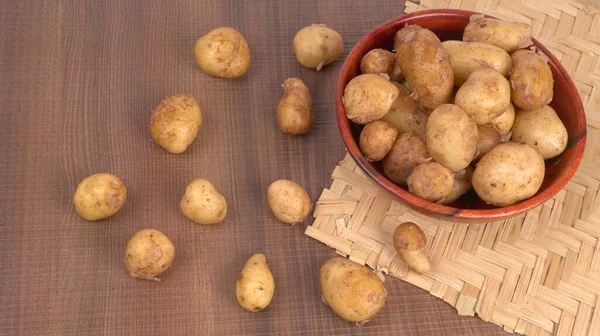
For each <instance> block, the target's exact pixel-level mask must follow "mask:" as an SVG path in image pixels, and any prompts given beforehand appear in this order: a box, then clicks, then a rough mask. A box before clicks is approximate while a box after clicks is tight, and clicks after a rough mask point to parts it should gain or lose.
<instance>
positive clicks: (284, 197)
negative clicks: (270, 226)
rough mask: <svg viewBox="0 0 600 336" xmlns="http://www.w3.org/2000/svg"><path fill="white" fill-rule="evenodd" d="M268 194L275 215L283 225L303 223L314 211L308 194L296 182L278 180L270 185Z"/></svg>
mask: <svg viewBox="0 0 600 336" xmlns="http://www.w3.org/2000/svg"><path fill="white" fill-rule="evenodd" d="M267 193H268V197H269V206H270V207H271V210H272V211H273V214H275V217H277V219H278V220H279V221H281V222H283V223H286V224H291V225H295V224H296V223H299V222H302V221H303V220H304V218H306V216H308V213H309V212H310V210H311V209H312V204H311V203H310V197H309V196H308V193H307V192H306V190H304V188H302V187H301V186H300V185H299V184H298V183H296V182H293V181H290V180H277V181H275V182H273V183H271V185H269V189H268V190H267Z"/></svg>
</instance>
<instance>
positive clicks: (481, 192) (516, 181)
mask: <svg viewBox="0 0 600 336" xmlns="http://www.w3.org/2000/svg"><path fill="white" fill-rule="evenodd" d="M545 169H546V168H545V166H544V159H543V158H542V156H541V155H540V154H539V153H538V152H537V151H536V150H535V149H534V148H533V147H531V146H529V145H526V144H521V143H517V142H512V141H511V142H505V143H501V144H499V145H498V146H496V147H494V148H492V150H490V151H489V152H488V153H487V154H485V155H484V156H483V158H481V160H479V163H478V164H477V167H475V172H474V173H473V188H475V192H477V195H478V196H479V197H480V198H481V199H482V200H484V201H485V202H487V203H489V204H493V205H496V206H508V205H511V204H515V203H517V202H520V201H522V200H524V199H527V198H529V197H531V196H533V195H535V193H536V192H537V191H538V190H539V189H540V186H541V185H542V182H543V181H544V174H545Z"/></svg>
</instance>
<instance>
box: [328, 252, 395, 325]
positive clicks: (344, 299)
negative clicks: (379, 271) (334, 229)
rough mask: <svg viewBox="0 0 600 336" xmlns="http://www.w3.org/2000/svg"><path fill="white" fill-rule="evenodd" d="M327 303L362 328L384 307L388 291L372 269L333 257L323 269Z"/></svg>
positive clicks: (340, 314)
mask: <svg viewBox="0 0 600 336" xmlns="http://www.w3.org/2000/svg"><path fill="white" fill-rule="evenodd" d="M321 290H322V291H323V299H324V301H325V302H326V303H327V304H328V305H329V307H331V310H333V311H334V312H335V313H336V314H338V315H339V316H340V317H342V318H343V319H345V320H346V321H350V322H356V323H357V325H362V324H364V323H366V322H368V321H369V320H370V319H372V318H373V317H374V316H375V314H377V313H378V312H379V311H380V310H381V308H383V306H384V305H385V300H386V298H387V291H386V289H385V287H384V286H383V282H382V281H381V280H380V279H379V277H377V275H375V273H373V272H372V271H371V270H369V269H368V268H366V267H365V266H362V265H360V264H358V263H355V262H354V261H350V260H347V259H344V258H339V257H336V258H332V259H329V260H328V261H326V262H325V263H324V264H323V266H321Z"/></svg>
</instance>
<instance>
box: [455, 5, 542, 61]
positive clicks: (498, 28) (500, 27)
mask: <svg viewBox="0 0 600 336" xmlns="http://www.w3.org/2000/svg"><path fill="white" fill-rule="evenodd" d="M531 35H532V32H531V26H530V25H528V24H525V23H520V22H510V21H502V20H498V19H492V18H484V17H483V15H481V14H476V15H473V16H472V17H471V22H470V23H469V24H468V25H467V26H466V27H465V31H464V32H463V41H466V42H484V43H489V44H492V45H495V46H497V47H499V48H502V49H504V50H506V51H507V52H508V53H509V54H512V53H513V52H514V51H515V50H518V49H520V48H523V47H526V46H527V44H529V41H531Z"/></svg>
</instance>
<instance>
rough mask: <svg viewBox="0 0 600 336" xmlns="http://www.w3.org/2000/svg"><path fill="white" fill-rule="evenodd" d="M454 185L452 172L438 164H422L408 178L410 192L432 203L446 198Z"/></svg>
mask: <svg viewBox="0 0 600 336" xmlns="http://www.w3.org/2000/svg"><path fill="white" fill-rule="evenodd" d="M453 184H454V175H453V174H452V172H451V171H450V170H449V169H448V168H446V167H444V166H442V165H441V164H439V163H437V162H425V163H421V164H420V165H418V166H416V167H415V169H414V170H413V172H412V174H410V176H409V177H408V191H409V192H410V193H411V194H414V195H417V196H419V197H421V198H422V199H425V200H428V201H431V202H436V201H439V200H440V199H442V198H444V197H446V195H448V194H449V193H450V191H451V190H452V185H453Z"/></svg>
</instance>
